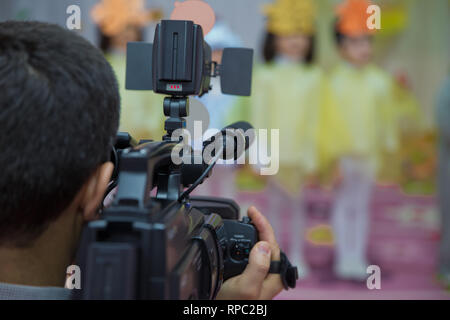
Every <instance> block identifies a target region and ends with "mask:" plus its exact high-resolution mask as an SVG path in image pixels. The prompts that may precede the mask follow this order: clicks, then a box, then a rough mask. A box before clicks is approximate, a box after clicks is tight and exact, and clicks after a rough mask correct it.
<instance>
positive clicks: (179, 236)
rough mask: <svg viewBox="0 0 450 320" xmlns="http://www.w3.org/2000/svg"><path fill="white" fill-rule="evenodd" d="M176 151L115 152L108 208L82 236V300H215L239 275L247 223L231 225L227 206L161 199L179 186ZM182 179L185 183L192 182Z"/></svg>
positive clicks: (167, 146) (146, 147) (249, 235)
mask: <svg viewBox="0 0 450 320" xmlns="http://www.w3.org/2000/svg"><path fill="white" fill-rule="evenodd" d="M122 137H123V136H122ZM116 145H121V146H123V145H124V142H123V141H118V143H117V144H116ZM174 146H175V144H174V143H171V142H147V143H144V144H141V145H138V146H136V147H129V148H126V149H122V150H117V154H119V157H118V159H119V170H118V172H119V173H118V189H117V194H116V196H115V199H114V203H113V205H112V206H111V207H110V208H108V209H106V210H104V212H103V216H102V219H101V220H97V221H93V222H90V223H89V224H88V226H87V227H86V228H85V229H84V231H83V236H82V242H81V245H80V251H79V252H80V255H79V256H78V263H79V264H80V266H81V268H82V270H85V272H86V274H87V276H86V277H83V278H82V290H81V291H80V293H81V294H82V297H81V298H83V299H213V298H214V297H215V296H216V295H217V292H218V290H219V289H220V287H221V284H222V282H223V281H224V280H226V279H228V278H230V277H233V276H235V275H238V274H240V273H241V272H242V271H243V270H244V269H245V266H246V265H247V263H248V255H249V252H250V249H251V248H252V247H253V245H254V244H255V243H256V242H257V241H258V237H257V232H256V229H255V228H254V226H253V225H252V224H251V221H249V220H248V219H247V218H245V219H243V220H241V221H237V219H238V217H239V207H238V206H237V204H236V203H235V202H234V201H233V200H227V199H218V198H205V197H192V198H189V200H186V201H184V202H179V201H177V200H170V199H167V196H168V195H170V194H171V193H172V192H173V191H171V190H169V189H170V188H171V186H170V185H171V183H170V181H176V183H175V184H180V185H181V182H180V181H181V180H183V178H182V176H183V170H175V171H173V167H172V162H171V160H170V154H171V152H172V149H173V147H174ZM187 171H189V170H187ZM187 171H185V175H186V176H188V177H189V178H185V179H184V180H185V181H187V180H192V179H195V178H196V177H195V174H192V173H190V172H187ZM155 187H156V188H157V189H158V190H157V194H156V195H155V196H153V197H152V196H150V190H152V189H153V188H155Z"/></svg>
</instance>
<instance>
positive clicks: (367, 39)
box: [336, 31, 373, 67]
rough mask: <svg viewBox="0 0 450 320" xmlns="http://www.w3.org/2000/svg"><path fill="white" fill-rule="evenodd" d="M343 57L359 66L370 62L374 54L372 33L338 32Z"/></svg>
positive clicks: (337, 38) (337, 39)
mask: <svg viewBox="0 0 450 320" xmlns="http://www.w3.org/2000/svg"><path fill="white" fill-rule="evenodd" d="M336 41H337V44H338V49H339V53H340V55H341V57H342V58H343V59H344V60H346V61H348V62H350V63H351V64H353V65H355V66H357V67H363V66H365V65H367V64H368V63H370V61H371V60H372V55H373V38H372V36H370V35H364V34H363V35H359V36H345V35H343V34H341V33H339V32H338V31H337V32H336Z"/></svg>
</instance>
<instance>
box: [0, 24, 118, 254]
mask: <svg viewBox="0 0 450 320" xmlns="http://www.w3.org/2000/svg"><path fill="white" fill-rule="evenodd" d="M119 105H120V99H119V93H118V88H117V83H116V79H115V76H114V73H113V71H112V69H111V67H110V66H109V65H108V63H107V61H106V60H105V59H104V57H103V56H102V54H101V52H100V51H99V50H97V49H96V48H95V47H93V46H92V45H91V44H90V43H89V42H88V41H86V40H84V39H83V38H81V37H80V36H78V35H76V34H75V33H73V32H71V31H68V30H64V29H63V28H61V27H58V26H56V25H50V24H44V23H38V22H4V23H0V146H1V150H0V168H1V170H2V172H1V178H0V247H2V246H4V247H26V246H30V245H32V243H33V241H34V240H36V239H37V238H39V237H40V235H42V234H43V233H44V232H45V230H47V229H48V228H49V227H50V226H51V225H52V224H53V222H55V221H58V220H59V219H61V216H62V215H64V214H65V213H66V212H67V210H68V208H71V212H72V214H73V215H74V217H71V218H70V219H71V221H72V220H73V221H75V220H76V221H85V220H86V219H90V218H93V217H94V215H95V212H96V210H97V207H98V205H99V204H100V202H101V199H102V195H103V193H104V191H105V189H106V186H107V183H108V180H109V176H110V174H111V170H112V165H111V164H110V163H109V164H108V163H107V161H108V160H109V154H110V150H111V146H112V144H113V142H114V138H115V134H116V131H117V128H118V123H119ZM74 212H75V213H74ZM75 216H77V217H75ZM70 219H69V220H70ZM68 232H70V231H68Z"/></svg>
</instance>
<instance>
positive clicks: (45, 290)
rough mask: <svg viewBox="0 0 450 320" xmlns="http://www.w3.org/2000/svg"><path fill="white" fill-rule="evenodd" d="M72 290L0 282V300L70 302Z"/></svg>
mask: <svg viewBox="0 0 450 320" xmlns="http://www.w3.org/2000/svg"><path fill="white" fill-rule="evenodd" d="M72 299H73V295H72V290H70V289H65V288H58V287H35V286H25V285H17V284H10V283H1V282H0V300H72Z"/></svg>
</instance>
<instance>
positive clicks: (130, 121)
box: [92, 0, 165, 140]
mask: <svg viewBox="0 0 450 320" xmlns="http://www.w3.org/2000/svg"><path fill="white" fill-rule="evenodd" d="M160 15H161V13H160V12H158V11H150V10H147V9H145V7H144V2H143V1H142V0H102V1H101V2H100V3H98V4H97V5H96V6H95V7H94V8H93V10H92V18H93V20H94V21H95V22H96V23H97V24H98V26H99V29H100V38H101V41H100V47H101V49H102V50H103V52H104V53H105V55H106V58H107V60H108V61H109V63H110V64H111V66H112V67H113V69H114V72H115V73H116V77H117V80H118V82H119V91H120V96H121V99H122V101H121V119H120V130H121V131H126V132H129V133H130V134H131V135H132V136H133V137H134V138H136V139H137V140H139V139H155V140H158V139H161V137H162V135H163V129H164V119H165V118H164V114H163V97H162V96H161V95H156V94H154V93H153V92H149V91H148V92H137V91H129V90H125V71H126V47H127V43H128V42H132V41H142V40H143V39H142V38H143V28H144V27H145V26H147V25H148V24H149V23H150V22H151V21H153V20H156V19H158V18H159V17H160Z"/></svg>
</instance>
